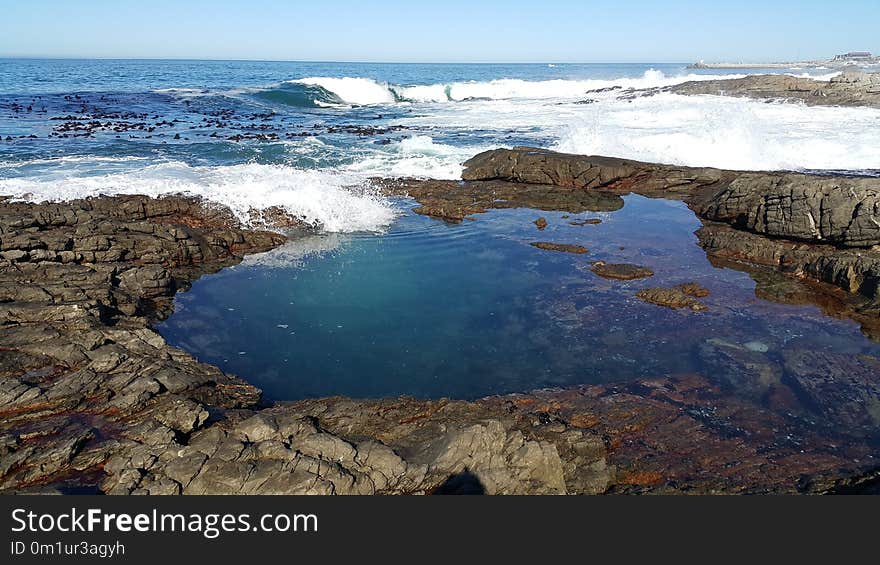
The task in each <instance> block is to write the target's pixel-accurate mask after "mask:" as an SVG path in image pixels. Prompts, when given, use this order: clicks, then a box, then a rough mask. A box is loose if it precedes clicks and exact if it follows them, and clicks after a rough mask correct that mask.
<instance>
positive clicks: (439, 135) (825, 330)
mask: <svg viewBox="0 0 880 565" xmlns="http://www.w3.org/2000/svg"><path fill="white" fill-rule="evenodd" d="M744 72H749V71H748V70H742V69H738V70H737V71H736V73H740V74H733V73H732V72H731V73H727V72H726V71H716V70H691V69H686V68H685V66H684V65H682V64H669V63H651V64H625V65H623V64H590V65H572V64H557V65H553V66H551V65H548V64H544V65H537V64H529V65H413V64H406V65H404V64H400V65H398V64H351V63H285V62H241V61H236V62H228V61H226V62H225V61H103V60H102V61H76V60H0V137H2V141H0V194H2V195H11V196H13V197H16V198H21V199H26V200H32V201H41V200H52V201H60V200H65V199H70V198H76V197H84V196H90V195H97V194H150V195H160V194H170V193H185V194H192V195H197V196H200V197H203V198H205V199H207V200H208V201H214V202H217V203H222V204H224V205H226V206H229V207H231V208H232V210H233V211H234V212H235V213H236V214H237V215H238V217H239V218H240V219H241V221H242V222H244V223H248V222H249V221H250V219H251V214H252V211H253V210H255V209H260V208H264V207H267V206H280V207H282V208H284V209H286V210H287V211H288V212H289V213H291V214H293V215H296V216H298V217H300V218H302V219H303V220H305V221H306V222H308V223H310V224H312V225H313V226H314V227H315V230H316V234H315V235H314V236H311V237H308V238H305V239H298V240H295V241H292V242H291V243H290V244H288V245H287V246H284V247H282V248H281V249H279V250H276V251H273V252H271V253H269V254H266V255H261V256H255V257H251V258H248V259H246V261H245V262H244V263H243V264H242V265H240V266H237V267H234V268H231V269H227V270H224V271H222V272H221V273H219V274H217V275H214V276H210V277H205V278H204V279H202V280H200V281H197V282H196V283H195V284H194V286H193V288H192V289H191V290H190V291H189V292H187V293H183V294H180V295H178V297H177V299H176V304H175V308H176V310H175V314H174V315H173V316H172V317H171V318H170V319H169V320H167V321H165V322H164V323H162V324H161V325H160V326H159V330H160V331H161V332H162V334H163V335H164V336H165V337H166V338H167V339H168V340H169V341H170V342H171V343H172V344H175V345H178V346H180V347H183V348H184V349H186V350H188V351H190V352H191V353H193V354H194V355H195V356H196V357H198V358H199V359H202V360H204V361H208V362H212V363H216V364H218V365H219V366H220V367H221V368H223V369H224V370H228V371H231V372H235V373H237V374H239V375H241V376H243V377H245V378H246V379H248V380H250V381H252V382H254V383H255V384H257V385H259V386H261V387H262V388H264V389H265V390H266V392H267V395H268V396H269V397H270V398H274V399H296V398H303V397H309V396H319V395H329V394H348V395H356V396H392V395H398V394H403V393H408V394H413V395H416V396H431V397H435V396H454V397H461V398H473V397H477V396H481V395H485V394H492V393H498V392H510V391H525V390H532V389H535V388H539V387H545V386H565V385H572V384H582V383H593V382H609V381H615V382H617V381H620V382H626V381H629V380H632V379H635V378H642V377H654V376H663V375H667V374H680V373H688V372H701V373H705V372H707V371H708V372H711V371H713V370H716V369H719V367H717V366H713V363H717V361H713V359H715V358H717V356H716V357H713V356H712V355H711V348H712V347H715V346H720V347H726V348H731V347H732V348H734V349H736V348H740V349H742V348H745V349H747V350H749V351H752V350H753V349H755V350H758V351H759V352H761V353H762V354H763V355H764V356H765V357H766V362H767V363H768V364H770V365H774V364H776V365H778V364H779V363H781V362H782V359H783V357H784V353H785V351H787V350H789V349H792V348H794V349H797V348H807V349H816V348H819V349H820V350H827V351H829V352H837V353H845V354H851V355H862V354H868V355H875V356H876V355H877V353H878V351H877V345H876V344H875V343H874V342H872V341H870V340H868V339H867V338H865V337H864V336H862V334H861V333H860V332H859V327H858V325H857V324H856V323H855V322H852V321H847V320H837V319H832V318H829V317H827V316H824V315H823V314H822V313H821V312H820V311H819V309H818V308H816V307H813V306H809V305H801V306H795V305H785V304H777V303H773V302H768V301H764V300H761V299H759V298H757V297H756V296H755V283H754V281H753V280H752V279H751V278H750V277H749V276H748V275H747V274H746V273H743V272H739V271H735V270H731V269H718V268H714V267H712V266H711V265H710V264H709V262H708V261H707V259H706V256H705V254H704V253H703V251H702V250H701V248H700V247H699V246H698V245H697V241H696V238H695V236H694V235H693V232H694V230H695V229H696V228H697V227H699V222H698V221H697V219H696V218H695V217H694V215H693V214H692V213H691V212H690V211H689V210H687V209H686V208H685V207H684V206H683V205H682V204H681V203H677V202H668V201H665V200H660V199H655V200H649V199H645V198H642V197H638V196H628V197H626V204H625V206H624V207H623V208H622V209H621V210H619V211H617V212H596V213H586V214H582V215H580V216H573V217H572V218H570V219H566V218H563V215H564V214H563V213H561V212H560V213H555V212H543V213H541V215H544V216H545V217H546V218H547V219H548V221H549V222H550V226H549V227H548V228H547V230H545V231H544V232H539V231H538V230H537V229H536V228H535V226H534V224H532V222H533V221H534V220H535V218H536V217H537V213H536V212H534V211H531V210H495V211H490V212H489V213H487V214H483V215H480V216H479V217H478V218H477V219H476V221H474V222H470V221H466V222H464V223H462V224H459V225H447V224H444V223H443V222H440V221H437V220H434V219H430V218H425V217H422V216H418V215H415V214H413V213H412V212H411V208H412V207H413V206H414V203H412V202H409V201H406V200H394V199H387V198H384V197H382V196H380V195H379V194H378V192H377V191H376V190H375V189H374V188H373V187H372V184H371V181H370V179H371V178H373V177H389V176H415V177H423V178H458V177H459V176H460V174H461V170H462V163H463V162H464V161H465V160H466V159H467V158H469V157H470V156H472V155H473V154H475V153H477V152H479V151H482V150H485V149H490V148H496V147H510V146H514V145H535V146H541V147H547V148H553V149H558V150H563V151H570V152H576V153H588V154H601V155H609V156H616V157H626V158H634V159H641V160H646V161H653V162H665V163H677V164H685V165H697V166H701V165H711V166H718V167H728V168H736V169H800V170H844V171H858V172H863V173H868V174H876V171H877V170H878V169H880V152H877V150H876V148H877V147H878V146H880V111H878V110H875V109H867V108H822V107H807V106H804V105H802V104H792V103H787V104H786V103H778V102H773V103H766V102H763V101H755V100H746V99H737V98H729V97H722V96H696V97H683V96H678V95H674V94H669V93H660V94H656V95H653V96H639V95H637V93H635V92H634V90H633V89H643V88H652V87H658V86H667V85H671V84H675V83H678V82H682V81H686V80H703V79H710V78H718V77H723V76H741V73H744ZM755 72H758V71H755ZM761 72H763V71H761ZM774 72H790V73H793V74H802V73H804V71H803V70H798V69H790V70H785V69H782V70H774ZM811 72H813V73H814V74H815V75H816V77H817V78H819V79H821V80H828V79H829V78H830V77H831V76H832V75H833V73H830V74H829V73H828V71H827V70H815V71H811ZM822 73H826V74H822ZM584 216H589V217H599V218H600V219H602V220H603V221H602V223H601V224H599V225H587V226H571V225H570V224H569V223H568V222H569V221H570V220H574V219H576V218H577V217H584ZM541 240H549V241H559V242H562V243H577V244H581V245H584V246H586V247H588V248H589V249H590V252H589V253H588V254H586V255H584V256H578V255H570V254H565V253H557V252H550V251H543V250H539V249H536V248H534V247H532V246H530V245H529V243H531V242H534V241H541ZM598 259H602V260H605V261H608V262H630V263H636V264H639V265H644V266H647V267H650V268H651V269H653V270H654V271H655V276H654V277H653V278H650V279H645V280H639V281H632V282H620V281H608V280H605V279H601V278H599V277H597V276H596V275H594V274H593V273H592V272H591V271H590V270H589V267H590V264H591V262H592V261H595V260H598ZM682 282H698V283H700V284H702V285H703V286H705V287H706V288H708V289H709V290H710V292H711V294H710V296H709V297H707V298H706V299H705V302H706V304H707V305H708V307H709V309H708V310H707V311H706V312H703V313H691V312H681V311H673V310H668V309H664V308H661V307H658V306H655V305H651V304H647V303H644V302H642V301H640V300H638V299H637V298H636V297H635V294H636V292H637V291H638V290H639V289H641V288H645V287H647V286H657V285H671V284H678V283H682ZM713 344H714V345H713ZM719 344H720V345H719ZM707 351H708V353H707Z"/></svg>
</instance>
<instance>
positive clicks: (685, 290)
mask: <svg viewBox="0 0 880 565" xmlns="http://www.w3.org/2000/svg"><path fill="white" fill-rule="evenodd" d="M707 295H708V291H706V289H704V288H702V287H700V286H699V285H696V284H695V283H687V284H683V285H679V286H674V287H671V288H662V287H660V288H646V289H643V290H640V291H639V292H637V293H636V297H637V298H639V299H641V300H644V301H645V302H650V303H651V304H656V305H657V306H665V307H667V308H673V309H676V310H678V309H680V308H687V309H689V310H693V311H694V312H702V311H703V310H707V309H708V307H707V306H706V305H705V304H703V303H702V302H700V301H699V300H697V299H696V298H694V296H707Z"/></svg>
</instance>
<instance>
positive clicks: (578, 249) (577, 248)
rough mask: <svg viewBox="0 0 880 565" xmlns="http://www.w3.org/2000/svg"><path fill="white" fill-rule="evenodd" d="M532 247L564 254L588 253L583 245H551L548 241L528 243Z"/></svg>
mask: <svg viewBox="0 0 880 565" xmlns="http://www.w3.org/2000/svg"><path fill="white" fill-rule="evenodd" d="M529 245H531V246H532V247H537V248H538V249H543V250H545V251H562V252H565V253H576V254H579V255H580V254H584V253H588V252H589V249H587V248H586V247H584V246H583V245H575V244H573V243H552V242H549V241H535V242H533V243H530V244H529Z"/></svg>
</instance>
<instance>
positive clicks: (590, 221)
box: [568, 218, 602, 227]
mask: <svg viewBox="0 0 880 565" xmlns="http://www.w3.org/2000/svg"><path fill="white" fill-rule="evenodd" d="M568 223H569V224H571V225H572V226H578V227H580V226H594V225H597V224H601V223H602V220H600V219H599V218H587V219H586V220H572V221H570V222H568Z"/></svg>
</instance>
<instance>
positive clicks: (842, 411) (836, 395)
mask: <svg viewBox="0 0 880 565" xmlns="http://www.w3.org/2000/svg"><path fill="white" fill-rule="evenodd" d="M783 358H784V362H785V377H786V379H787V380H788V381H789V382H790V383H791V384H792V386H793V387H794V388H795V390H796V392H797V393H799V394H800V395H801V396H802V397H803V398H804V399H805V401H806V402H807V404H808V406H809V407H810V408H812V409H813V411H814V412H815V413H816V414H817V415H818V416H819V417H820V418H821V419H822V420H823V421H825V422H826V423H827V424H828V425H829V426H831V427H834V428H839V429H844V430H845V432H846V433H847V434H851V435H855V436H880V359H875V358H873V357H869V356H853V355H842V354H838V353H831V352H827V351H815V350H806V349H788V350H786V351H785V352H784V353H783Z"/></svg>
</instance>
